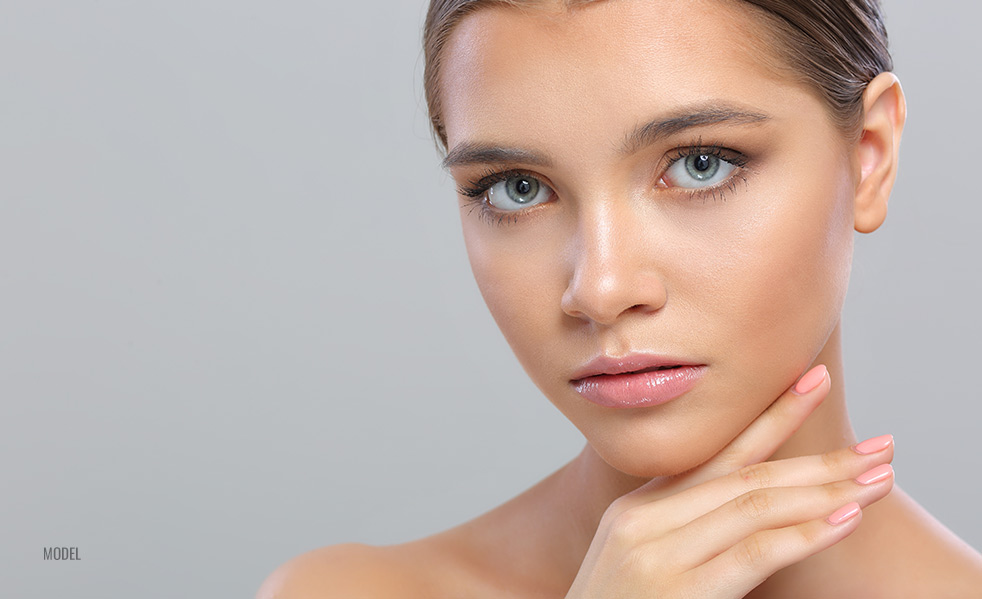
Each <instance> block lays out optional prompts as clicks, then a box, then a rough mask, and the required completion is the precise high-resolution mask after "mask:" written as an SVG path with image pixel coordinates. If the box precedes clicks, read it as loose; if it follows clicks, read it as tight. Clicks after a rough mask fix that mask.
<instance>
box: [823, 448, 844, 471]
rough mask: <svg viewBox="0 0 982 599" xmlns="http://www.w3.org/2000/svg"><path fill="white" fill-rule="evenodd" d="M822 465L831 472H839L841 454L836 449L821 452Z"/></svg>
mask: <svg viewBox="0 0 982 599" xmlns="http://www.w3.org/2000/svg"><path fill="white" fill-rule="evenodd" d="M822 465H823V466H825V469H826V470H828V471H829V472H831V473H836V472H839V470H841V469H842V465H843V459H842V454H841V453H840V452H838V451H833V452H829V453H823V454H822Z"/></svg>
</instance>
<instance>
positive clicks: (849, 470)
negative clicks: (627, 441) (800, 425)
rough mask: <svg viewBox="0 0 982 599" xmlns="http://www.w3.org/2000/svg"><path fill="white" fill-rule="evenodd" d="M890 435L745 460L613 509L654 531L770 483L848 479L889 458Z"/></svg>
mask: <svg viewBox="0 0 982 599" xmlns="http://www.w3.org/2000/svg"><path fill="white" fill-rule="evenodd" d="M893 455H894V442H893V436H892V435H882V436H880V437H875V438H873V439H869V440H867V441H863V442H862V443H857V444H856V445H853V446H852V447H849V448H844V449H839V450H836V451H831V452H828V453H824V454H820V455H811V456H801V457H796V458H788V459H785V460H777V461H774V462H760V463H758V464H751V465H750V466H744V467H743V468H741V469H740V470H737V471H736V472H733V473H730V474H729V475H727V476H723V477H718V478H715V479H713V480H711V481H708V482H705V483H702V484H700V485H698V486H695V487H691V488H689V489H686V490H684V491H681V492H679V493H678V494H676V495H672V496H670V497H661V496H660V493H661V490H660V489H656V490H649V491H648V492H644V493H639V492H637V491H634V492H632V493H629V494H628V495H625V496H624V497H622V498H619V499H618V500H617V502H616V503H617V504H618V505H617V507H616V509H617V510H621V511H623V510H632V511H634V512H636V513H635V514H632V516H631V519H632V520H633V521H637V522H640V523H641V524H642V525H643V526H645V527H647V529H649V530H651V531H652V534H660V533H664V532H666V531H668V530H672V529H675V528H679V527H681V526H684V525H685V524H687V523H688V522H691V521H692V520H694V519H696V518H698V517H700V516H702V515H703V514H706V513H708V512H710V511H712V510H714V509H716V508H718V507H719V506H721V505H723V504H725V503H726V502H728V501H732V500H733V499H735V498H737V497H739V496H741V495H743V494H745V493H748V492H751V491H754V490H757V489H764V488H770V487H807V486H815V485H823V484H827V483H832V482H836V481H843V480H849V479H852V478H855V477H857V476H859V475H860V474H862V473H864V472H866V471H868V470H870V469H872V468H875V467H876V466H879V465H882V464H886V463H889V462H890V461H892V460H893Z"/></svg>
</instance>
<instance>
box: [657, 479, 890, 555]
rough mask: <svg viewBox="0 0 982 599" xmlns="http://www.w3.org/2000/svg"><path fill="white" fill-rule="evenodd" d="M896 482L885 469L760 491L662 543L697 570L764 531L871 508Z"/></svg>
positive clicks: (743, 497)
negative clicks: (845, 508) (852, 507)
mask: <svg viewBox="0 0 982 599" xmlns="http://www.w3.org/2000/svg"><path fill="white" fill-rule="evenodd" d="M893 482H894V476H893V468H891V466H890V465H889V464H883V465H880V466H877V467H875V468H873V469H872V470H870V471H868V472H865V473H863V474H861V475H860V476H858V477H857V478H855V479H851V480H848V481H839V482H835V483H828V484H824V485H818V486H810V487H776V488H766V489H756V490H754V491H750V492H748V493H744V494H743V495H740V496H739V497H737V498H735V499H733V500H731V501H728V502H726V503H725V504H723V505H722V506H720V507H718V508H716V509H715V510H713V511H711V512H709V513H708V514H705V515H703V516H701V517H699V518H696V519H695V520H693V521H692V522H690V523H689V524H687V525H685V526H683V527H681V528H679V529H676V530H674V531H672V532H671V533H669V534H667V535H664V536H663V537H661V538H660V539H658V541H657V544H658V545H661V546H664V547H669V548H671V549H670V551H671V553H672V555H674V559H673V563H674V565H675V566H676V567H678V569H679V570H681V571H687V570H691V569H693V568H695V567H696V566H699V565H700V564H703V563H705V562H707V561H709V560H711V559H713V558H714V557H716V556H717V555H720V554H721V553H723V552H724V551H726V550H727V549H729V548H730V547H733V546H735V545H737V544H738V543H739V542H741V541H742V540H743V539H745V538H747V537H749V536H751V535H753V534H755V533H758V532H760V531H762V530H772V529H779V528H785V527H788V526H794V525H796V524H801V523H803V522H808V521H809V520H814V519H816V518H820V517H822V516H827V515H828V514H830V513H832V512H833V511H834V510H835V509H836V508H837V507H840V506H842V505H845V504H847V503H857V504H859V506H861V507H866V506H868V505H870V504H872V503H874V502H876V501H879V500H880V499H883V498H884V497H886V496H887V494H888V493H889V492H890V491H891V489H893ZM680 547H685V548H687V551H684V552H682V551H679V548H680Z"/></svg>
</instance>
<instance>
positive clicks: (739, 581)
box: [566, 366, 893, 599]
mask: <svg viewBox="0 0 982 599" xmlns="http://www.w3.org/2000/svg"><path fill="white" fill-rule="evenodd" d="M816 368H821V369H822V370H821V371H819V374H820V375H821V376H823V378H822V380H821V382H820V383H819V384H818V386H817V387H815V388H814V389H812V390H810V391H809V392H807V393H804V394H802V395H798V394H797V393H795V392H794V391H792V390H791V389H789V390H787V391H786V392H785V393H784V394H782V395H781V397H779V398H778V399H777V400H776V401H775V402H774V403H773V404H771V406H770V407H768V409H767V410H765V411H764V413H763V414H761V415H760V416H759V417H758V418H757V419H756V420H755V421H754V422H753V423H752V424H751V425H750V426H749V427H747V429H746V430H745V431H743V432H742V433H741V434H740V435H739V436H738V437H737V438H736V439H735V440H734V441H733V442H732V443H730V444H729V445H728V446H727V447H726V448H725V449H723V451H721V452H720V453H719V454H717V455H716V456H715V457H714V458H713V459H711V460H710V461H708V462H706V463H705V464H703V465H701V466H700V467H698V468H696V469H694V470H691V471H689V472H688V473H686V474H684V475H681V476H679V477H676V478H674V479H671V480H670V481H669V482H668V483H667V484H666V482H665V481H664V480H662V479H654V480H652V481H651V482H649V483H648V484H646V485H643V486H641V487H639V488H638V489H636V490H634V491H632V492H630V493H628V494H626V495H624V496H622V497H620V498H618V499H617V500H615V501H614V502H613V503H612V504H611V505H610V507H609V508H608V509H607V511H606V512H605V513H604V516H603V518H602V519H601V521H600V526H599V527H598V529H597V533H596V535H595V536H594V539H593V543H592V544H591V545H590V548H589V550H588V551H587V555H586V558H585V559H584V560H583V563H582V565H581V566H580V570H579V572H578V573H577V575H576V579H575V580H574V581H573V584H572V586H571V587H570V590H569V592H568V593H567V595H566V598H567V599H618V598H624V599H627V598H631V599H647V598H658V599H665V598H669V597H699V598H720V599H722V598H734V597H743V596H745V595H746V594H747V593H749V592H750V591H751V590H752V589H753V588H754V587H756V586H757V585H759V584H760V583H761V582H763V581H764V580H765V579H766V578H767V577H768V576H770V575H771V574H773V573H774V572H776V571H777V570H779V569H781V568H784V567H786V566H789V565H791V564H793V563H796V562H799V561H801V560H803V559H804V558H806V557H808V556H810V555H813V554H815V553H818V552H819V551H822V550H824V549H827V548H828V547H831V546H832V545H834V544H836V543H838V542H839V541H841V540H842V539H844V538H846V537H847V536H849V535H850V534H851V533H852V532H853V531H855V530H856V527H857V526H859V522H860V520H861V519H862V510H861V508H862V507H865V506H867V505H869V504H871V503H873V502H875V501H879V500H880V499H882V498H883V497H885V496H886V495H887V494H888V493H889V492H890V490H891V489H892V488H893V469H892V467H891V466H890V465H889V462H890V461H891V460H892V459H893V438H892V437H890V436H884V437H878V438H876V439H871V440H870V441H869V442H864V443H861V444H858V445H855V446H853V447H850V448H846V449H840V450H837V451H833V452H830V453H826V454H821V455H813V456H804V457H798V458H791V459H786V460H779V461H774V462H763V461H762V460H765V459H767V458H768V457H769V456H770V455H772V454H773V453H774V452H775V451H776V450H777V448H778V447H780V446H781V445H782V444H783V443H784V442H785V441H786V440H787V439H788V438H789V437H790V436H791V435H792V434H793V433H794V432H795V431H796V430H797V429H798V427H799V426H801V423H802V422H804V420H805V418H806V417H807V416H808V415H809V414H811V412H812V411H813V410H814V409H815V408H816V407H817V406H818V404H819V403H821V401H822V400H823V399H824V398H825V396H826V395H827V394H828V392H829V389H830V388H831V384H830V381H829V375H828V372H827V371H826V370H825V368H824V366H821V367H816ZM802 378H804V377H802Z"/></svg>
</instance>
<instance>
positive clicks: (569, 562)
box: [550, 324, 856, 596]
mask: <svg viewBox="0 0 982 599" xmlns="http://www.w3.org/2000/svg"><path fill="white" fill-rule="evenodd" d="M840 327H841V324H840V325H837V326H836V327H835V329H834V330H833V332H832V334H831V335H830V336H829V340H828V342H827V343H826V344H825V347H824V348H823V349H822V351H821V352H820V353H819V355H818V357H817V358H816V359H815V361H814V362H813V364H812V366H814V365H817V364H825V365H826V367H827V368H828V370H829V375H830V378H831V383H832V389H831V391H830V392H829V395H828V396H827V397H826V398H825V400H824V401H823V402H822V404H821V405H820V406H819V407H818V408H817V409H816V410H815V412H813V413H812V414H811V415H810V416H809V417H808V420H806V422H805V423H804V424H803V425H802V426H801V428H800V429H799V430H798V431H797V432H795V433H794V435H792V436H791V438H790V439H788V441H787V442H785V443H784V445H783V446H781V448H780V449H778V451H777V452H776V453H775V454H774V456H773V457H772V458H771V459H774V460H777V459H784V458H790V457H795V456H802V455H811V454H820V453H825V452H828V451H832V450H835V449H839V448H842V447H846V446H849V445H851V444H852V443H855V441H856V438H855V435H854V433H853V431H852V426H851V425H850V423H849V415H848V413H847V411H846V404H845V385H844V381H843V378H844V375H843V369H842V352H841V335H840ZM810 367H811V366H809V368H810ZM807 370H808V369H807V368H806V369H805V371H807ZM550 478H552V480H553V485H552V488H553V490H554V491H555V495H553V497H554V498H557V497H558V500H556V502H557V503H556V504H559V505H562V506H563V510H561V512H560V515H561V518H562V520H563V524H562V528H557V529H556V530H564V531H566V532H564V533H563V534H568V536H567V538H565V539H562V549H561V550H560V547H559V546H558V545H557V546H556V547H555V549H556V550H557V552H556V553H553V556H556V557H558V556H559V555H562V556H563V557H562V558H561V559H562V560H563V562H564V563H563V564H562V566H561V567H562V569H563V570H564V571H565V572H567V574H569V573H570V572H571V575H570V577H569V579H568V580H569V581H572V579H573V576H575V574H576V572H577V571H578V570H579V566H580V563H581V562H582V560H583V558H584V556H585V555H586V552H587V549H588V548H589V546H590V543H591V541H592V540H593V536H594V534H595V532H596V530H597V527H598V525H599V523H600V518H601V517H602V516H603V513H604V511H605V510H606V509H607V507H608V506H609V505H610V503H611V502H612V501H614V500H615V499H616V498H618V497H620V496H621V495H624V494H625V493H628V492H630V491H632V490H634V489H636V488H638V487H639V486H641V485H642V484H645V483H646V482H648V480H649V479H640V478H636V477H633V476H629V475H626V474H624V473H623V472H620V471H618V470H616V469H614V468H612V467H611V466H610V465H608V464H607V463H606V462H604V460H603V459H602V458H601V457H600V456H599V455H597V453H596V452H595V451H594V450H593V448H592V447H591V446H590V445H587V446H586V447H584V449H583V451H582V452H580V454H579V455H578V456H577V457H576V458H574V459H573V460H572V461H571V462H569V463H568V464H566V465H565V466H564V467H563V468H562V469H561V470H559V471H558V472H556V473H555V475H554V477H550ZM556 504H553V505H556ZM570 524H572V526H570ZM765 584H766V583H765ZM774 590H775V591H779V592H780V593H785V594H786V596H795V595H794V593H790V594H788V593H789V591H792V590H793V589H789V588H782V589H774ZM781 596H784V595H781Z"/></svg>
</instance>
